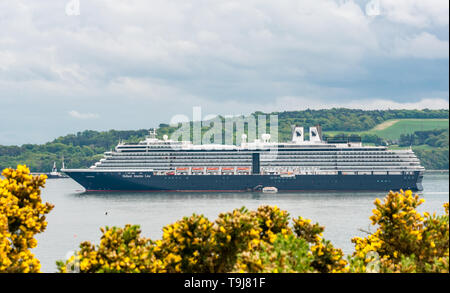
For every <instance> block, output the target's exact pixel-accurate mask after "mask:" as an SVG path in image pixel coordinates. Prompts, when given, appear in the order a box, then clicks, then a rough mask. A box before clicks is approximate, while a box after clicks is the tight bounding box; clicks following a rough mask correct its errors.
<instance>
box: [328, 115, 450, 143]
mask: <svg viewBox="0 0 450 293" xmlns="http://www.w3.org/2000/svg"><path fill="white" fill-rule="evenodd" d="M443 128H447V129H448V128H449V127H448V119H396V120H388V121H385V122H384V123H382V124H379V125H377V126H375V127H374V128H373V129H371V130H369V131H363V132H345V131H325V132H324V133H325V134H328V135H336V134H339V133H345V134H358V135H362V134H366V133H367V134H376V135H378V136H379V137H382V138H387V139H398V138H399V137H400V135H401V134H410V133H413V132H415V131H423V130H433V129H443Z"/></svg>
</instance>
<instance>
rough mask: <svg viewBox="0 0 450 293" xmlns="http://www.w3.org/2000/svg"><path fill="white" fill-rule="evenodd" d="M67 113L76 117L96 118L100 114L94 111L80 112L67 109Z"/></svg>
mask: <svg viewBox="0 0 450 293" xmlns="http://www.w3.org/2000/svg"><path fill="white" fill-rule="evenodd" d="M69 115H70V116H71V117H73V118H77V119H97V118H99V117H100V115H98V114H95V113H80V112H78V111H75V110H72V111H69Z"/></svg>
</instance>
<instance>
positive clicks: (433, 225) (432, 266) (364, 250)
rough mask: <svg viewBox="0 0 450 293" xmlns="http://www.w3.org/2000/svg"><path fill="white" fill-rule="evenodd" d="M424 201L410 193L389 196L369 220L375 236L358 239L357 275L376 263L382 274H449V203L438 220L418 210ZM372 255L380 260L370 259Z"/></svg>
mask: <svg viewBox="0 0 450 293" xmlns="http://www.w3.org/2000/svg"><path fill="white" fill-rule="evenodd" d="M424 201H425V200H424V199H419V196H418V195H415V196H413V195H412V192H411V191H410V190H407V191H405V192H403V191H401V192H399V193H394V192H392V191H391V192H389V194H388V195H387V196H386V198H385V199H384V202H381V201H380V200H379V199H377V200H376V201H375V206H376V208H375V209H374V210H373V216H371V217H370V219H371V220H372V225H378V229H377V230H376V232H374V233H372V234H370V235H368V236H367V237H366V238H360V237H355V238H353V239H352V242H353V243H355V252H354V254H353V256H354V257H355V261H356V262H358V261H359V263H360V265H359V266H356V267H355V271H364V270H365V266H363V265H361V264H363V263H368V262H373V261H376V262H377V266H379V270H380V272H420V273H422V272H446V273H448V260H449V238H448V237H449V235H448V231H449V215H448V203H446V204H445V205H444V208H445V214H444V215H442V216H436V214H433V215H430V214H429V213H427V212H425V213H423V215H421V214H420V213H418V212H417V211H416V208H417V207H418V206H419V205H421V204H422V203H423V202H424ZM369 252H375V253H376V254H374V253H372V255H373V256H376V257H377V258H378V259H376V260H374V259H372V257H369V258H368V257H367V255H368V254H369Z"/></svg>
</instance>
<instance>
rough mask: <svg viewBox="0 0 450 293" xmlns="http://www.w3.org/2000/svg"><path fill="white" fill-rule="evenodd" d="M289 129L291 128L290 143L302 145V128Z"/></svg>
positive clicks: (294, 126) (293, 127)
mask: <svg viewBox="0 0 450 293" xmlns="http://www.w3.org/2000/svg"><path fill="white" fill-rule="evenodd" d="M291 128H292V142H295V143H302V142H303V141H304V139H303V136H304V132H303V127H299V126H296V125H292V126H291Z"/></svg>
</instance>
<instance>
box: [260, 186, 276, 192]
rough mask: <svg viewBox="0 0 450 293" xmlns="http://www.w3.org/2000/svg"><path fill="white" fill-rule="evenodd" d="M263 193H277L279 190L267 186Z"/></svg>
mask: <svg viewBox="0 0 450 293" xmlns="http://www.w3.org/2000/svg"><path fill="white" fill-rule="evenodd" d="M262 192H264V193H277V192H278V188H276V187H273V186H267V187H264V188H263V189H262Z"/></svg>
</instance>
